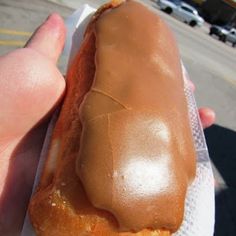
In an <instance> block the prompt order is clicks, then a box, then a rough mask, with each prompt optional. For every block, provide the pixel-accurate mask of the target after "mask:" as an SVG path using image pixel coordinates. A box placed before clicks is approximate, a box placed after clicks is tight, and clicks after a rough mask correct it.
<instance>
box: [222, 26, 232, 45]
mask: <svg viewBox="0 0 236 236" xmlns="http://www.w3.org/2000/svg"><path fill="white" fill-rule="evenodd" d="M220 40H221V41H223V42H230V43H232V46H233V47H235V46H236V29H235V28H232V29H230V30H229V31H228V33H227V34H223V35H222V36H221V38H220Z"/></svg>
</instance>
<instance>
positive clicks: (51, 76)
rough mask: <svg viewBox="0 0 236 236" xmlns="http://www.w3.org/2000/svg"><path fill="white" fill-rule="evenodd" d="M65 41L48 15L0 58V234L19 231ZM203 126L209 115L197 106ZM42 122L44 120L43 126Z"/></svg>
mask: <svg viewBox="0 0 236 236" xmlns="http://www.w3.org/2000/svg"><path fill="white" fill-rule="evenodd" d="M64 40H65V26H64V23H63V20H62V19H61V18H60V17H59V16H58V15H56V14H53V15H51V16H50V17H49V18H48V19H47V21H46V22H44V23H43V24H42V25H41V27H40V28H39V29H38V30H37V31H36V32H35V33H34V35H33V36H32V38H31V39H30V41H29V42H28V43H27V45H26V47H25V48H23V49H19V50H16V51H14V52H12V53H9V54H7V55H5V56H2V57H1V58H0V102H1V106H0V124H1V126H0V235H15V234H19V232H20V231H21V228H22V223H23V220H24V216H25V212H26V209H27V204H28V201H29V197H30V194H31V189H32V184H33V180H34V175H35V171H36V166H37V162H38V157H39V153H40V150H41V147H42V142H43V139H44V135H45V130H46V124H47V122H46V121H45V117H47V116H48V114H49V113H50V111H52V110H53V109H54V108H55V106H56V105H57V104H58V102H59V100H60V98H61V97H62V95H63V91H64V87H65V84H64V79H63V76H62V75H61V73H60V72H59V71H58V69H57V67H56V61H57V59H58V57H59V55H60V53H61V51H62V48H63V45H64ZM199 114H200V117H201V121H202V124H203V127H205V128H206V127H208V126H210V125H211V124H212V123H213V121H214V113H213V112H212V111H211V110H209V109H207V108H203V109H200V110H199ZM45 123H46V124H45Z"/></svg>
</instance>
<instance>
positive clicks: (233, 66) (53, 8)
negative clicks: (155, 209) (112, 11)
mask: <svg viewBox="0 0 236 236" xmlns="http://www.w3.org/2000/svg"><path fill="white" fill-rule="evenodd" d="M53 1H54V2H55V1H56V2H57V3H53ZM65 2H66V4H67V5H68V6H70V7H66V6H63V4H65ZM103 2H105V1H103V0H97V1H96V0H78V1H74V0H52V1H47V0H19V1H18V0H0V22H1V23H0V55H3V54H5V53H7V52H10V51H12V50H14V49H16V48H19V47H22V46H23V45H24V44H25V42H26V41H27V40H28V39H29V37H30V35H31V34H32V32H33V31H34V30H35V29H36V28H37V26H38V25H39V24H40V23H41V22H43V21H44V20H45V19H46V17H47V16H48V15H49V14H50V13H52V12H58V13H59V14H61V15H62V16H63V17H64V18H66V17H67V16H68V15H70V14H71V13H72V12H73V11H74V10H73V9H72V7H74V8H76V7H79V6H80V5H81V4H84V3H88V4H90V5H92V6H94V7H97V6H99V5H100V4H101V3H103ZM143 2H145V3H147V4H148V5H150V6H152V7H153V9H154V10H155V11H156V12H157V13H158V14H160V15H161V17H162V18H163V19H164V20H166V22H167V23H168V24H169V26H170V27H171V29H172V30H173V32H174V34H175V36H176V39H177V42H178V45H179V49H180V53H181V57H182V60H183V62H184V64H185V66H186V68H187V70H188V72H189V75H190V78H191V79H192V81H193V82H194V83H195V85H196V91H195V97H196V100H197V104H198V105H199V106H209V107H211V108H213V109H214V110H215V112H216V117H217V120H216V125H215V126H213V127H211V128H210V129H207V130H206V132H205V133H206V139H207V143H208V147H209V151H210V155H211V158H212V161H213V162H214V164H215V167H216V168H215V167H214V168H215V171H214V172H215V175H216V177H217V178H216V179H217V184H218V185H219V186H221V188H219V189H221V190H222V191H219V193H220V194H219V195H217V196H220V197H219V198H216V199H219V200H218V202H220V208H219V209H218V210H217V225H218V221H219V222H221V224H223V223H222V222H225V223H224V224H225V225H227V222H230V223H228V224H229V225H228V226H227V228H228V229H229V231H228V232H227V233H222V232H225V231H222V232H221V231H220V229H217V231H216V235H223V236H224V235H229V236H231V235H232V236H233V235H236V229H235V225H236V204H235V201H233V200H232V199H235V198H234V196H235V188H236V186H235V183H236V174H235V173H234V171H235V170H236V145H235V142H236V138H235V137H236V109H235V105H236V73H235V70H236V49H233V48H232V47H231V45H229V44H225V43H222V42H220V41H218V40H217V39H216V38H213V37H210V36H209V35H208V26H207V24H206V25H205V26H204V27H202V28H191V27H190V26H188V25H186V24H184V23H182V22H179V21H177V20H176V19H174V18H172V17H171V16H169V15H167V14H164V13H163V12H161V11H159V9H158V7H157V5H156V3H155V2H153V1H149V0H145V1H143ZM58 3H59V4H58ZM225 190H226V191H227V192H226V193H225V194H224V191H225ZM222 193H223V194H222ZM222 202H224V203H226V202H227V204H222ZM232 209H234V210H232ZM224 228H225V227H224ZM217 232H218V234H217Z"/></svg>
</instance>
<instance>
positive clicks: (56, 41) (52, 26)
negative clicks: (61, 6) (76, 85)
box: [25, 13, 66, 63]
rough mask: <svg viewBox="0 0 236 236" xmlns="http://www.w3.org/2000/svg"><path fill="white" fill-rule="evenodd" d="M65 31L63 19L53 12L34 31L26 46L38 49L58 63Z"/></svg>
mask: <svg viewBox="0 0 236 236" xmlns="http://www.w3.org/2000/svg"><path fill="white" fill-rule="evenodd" d="M65 33H66V28H65V25H64V22H63V19H62V18H61V17H60V16H59V15H58V14H56V13H54V14H51V15H50V16H49V17H48V18H47V20H46V21H45V22H44V23H43V24H42V25H41V26H40V27H39V28H38V29H37V30H36V31H35V32H34V34H33V35H32V37H31V38H30V40H29V41H28V42H27V43H26V45H25V47H26V48H31V49H33V50H35V51H37V52H38V53H40V54H42V55H43V56H45V57H47V58H48V59H51V60H52V61H54V62H55V63H56V62H57V60H58V57H59V56H60V54H61V51H62V49H63V46H64V43H65Z"/></svg>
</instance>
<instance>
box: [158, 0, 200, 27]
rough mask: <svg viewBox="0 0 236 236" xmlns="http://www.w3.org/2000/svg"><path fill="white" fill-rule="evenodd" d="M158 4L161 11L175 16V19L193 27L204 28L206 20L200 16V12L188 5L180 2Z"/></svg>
mask: <svg viewBox="0 0 236 236" xmlns="http://www.w3.org/2000/svg"><path fill="white" fill-rule="evenodd" d="M157 3H158V5H159V6H160V9H161V10H163V11H165V12H166V13H168V14H171V15H173V16H174V17H175V18H177V19H179V20H180V21H182V22H185V23H187V24H189V25H190V26H192V27H195V26H202V25H203V23H204V20H203V18H202V17H201V16H199V14H198V11H197V10H196V9H195V8H194V7H192V6H190V5H188V4H187V3H184V2H181V1H179V0H172V1H171V0H158V1H157Z"/></svg>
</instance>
